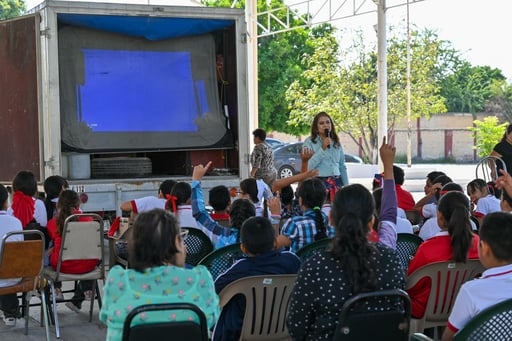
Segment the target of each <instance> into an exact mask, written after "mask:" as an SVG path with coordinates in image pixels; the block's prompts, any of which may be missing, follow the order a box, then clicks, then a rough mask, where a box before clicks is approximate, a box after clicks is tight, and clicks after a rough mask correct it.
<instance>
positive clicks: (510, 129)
mask: <svg viewBox="0 0 512 341" xmlns="http://www.w3.org/2000/svg"><path fill="white" fill-rule="evenodd" d="M490 156H495V157H499V158H501V159H502V160H503V162H504V163H505V165H506V166H507V172H509V173H510V172H512V124H509V125H508V126H507V129H506V130H505V133H503V137H502V138H501V140H500V142H498V143H497V144H496V145H495V146H494V148H493V150H492V152H491V154H490ZM496 167H497V168H498V174H496V169H495V167H494V164H492V165H491V176H492V178H493V179H495V178H496V177H497V176H500V175H501V174H500V173H499V170H500V169H503V164H502V163H501V162H499V161H498V162H496Z"/></svg>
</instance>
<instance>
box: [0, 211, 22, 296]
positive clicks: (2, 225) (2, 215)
mask: <svg viewBox="0 0 512 341" xmlns="http://www.w3.org/2000/svg"><path fill="white" fill-rule="evenodd" d="M22 230H23V227H22V226H21V221H20V220H19V219H18V218H16V217H13V216H12V215H9V214H7V212H6V211H0V238H3V236H4V235H5V234H7V233H8V232H11V231H22ZM21 240H23V235H21V234H19V235H16V236H12V237H10V238H9V239H8V241H21ZM1 248H2V244H1V243H0V251H1ZM20 280H21V278H8V279H0V288H3V287H8V286H11V285H15V284H16V283H18V282H19V281H20Z"/></svg>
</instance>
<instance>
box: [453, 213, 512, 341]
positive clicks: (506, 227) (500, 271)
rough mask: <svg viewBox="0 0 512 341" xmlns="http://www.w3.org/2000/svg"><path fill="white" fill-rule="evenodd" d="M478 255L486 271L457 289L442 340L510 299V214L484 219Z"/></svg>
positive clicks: (511, 232)
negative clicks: (489, 309) (490, 308)
mask: <svg viewBox="0 0 512 341" xmlns="http://www.w3.org/2000/svg"><path fill="white" fill-rule="evenodd" d="M479 254H480V257H479V258H480V262H481V263H482V265H483V266H484V267H485V268H486V269H487V270H485V271H484V273H483V274H482V277H481V278H479V279H476V280H472V281H469V282H466V283H464V284H463V285H462V287H461V288H460V290H459V293H458V294H457V298H456V299H455V304H454V306H453V308H452V312H451V313H450V317H449V318H448V326H447V327H446V329H445V331H444V334H443V340H444V341H449V340H451V339H452V338H453V335H454V334H455V333H456V332H457V331H458V330H459V329H461V328H462V327H464V326H465V325H466V324H467V323H468V321H469V320H470V319H471V318H472V317H474V316H475V315H477V314H478V313H480V312H481V311H482V310H484V309H486V308H488V307H491V306H493V305H495V304H497V303H499V302H502V301H505V300H508V299H510V298H512V290H510V288H512V215H510V214H509V213H505V212H495V213H490V214H488V215H486V216H485V217H484V219H483V221H482V226H480V244H479ZM496 336H497V335H495V337H496Z"/></svg>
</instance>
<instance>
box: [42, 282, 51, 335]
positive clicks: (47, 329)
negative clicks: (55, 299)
mask: <svg viewBox="0 0 512 341" xmlns="http://www.w3.org/2000/svg"><path fill="white" fill-rule="evenodd" d="M41 309H42V312H43V314H42V316H41V317H42V318H44V329H45V332H46V341H50V326H49V325H48V324H49V322H48V307H47V301H46V294H45V290H42V291H41ZM42 324H43V319H41V325H42Z"/></svg>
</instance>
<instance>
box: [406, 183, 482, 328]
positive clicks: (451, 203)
mask: <svg viewBox="0 0 512 341" xmlns="http://www.w3.org/2000/svg"><path fill="white" fill-rule="evenodd" d="M469 215H470V214H469V200H468V198H467V197H466V195H465V194H464V193H462V192H461V191H450V192H447V193H445V194H443V195H442V196H441V197H440V199H439V204H438V206H437V223H438V225H439V227H440V228H441V232H439V233H437V234H436V235H435V236H434V237H432V238H430V239H428V240H426V241H424V242H423V243H422V244H421V245H420V247H419V248H418V250H417V251H416V254H415V256H414V258H413V259H412V260H411V262H410V263H409V269H408V271H407V274H411V273H413V272H414V271H416V270H417V269H418V268H420V267H422V266H425V265H427V264H430V263H434V262H442V261H448V260H453V261H454V262H466V260H467V259H478V242H479V238H478V236H477V235H475V234H474V233H473V232H472V229H471V222H470V218H469ZM431 219H433V218H431ZM430 285H431V284H430V281H429V280H428V279H427V278H425V279H423V280H421V281H419V282H418V284H417V285H416V286H414V287H413V288H411V289H409V290H408V293H409V296H410V297H411V304H412V305H411V308H412V313H411V315H412V316H413V317H415V318H421V317H423V314H424V313H425V308H426V305H427V301H428V296H429V295H430Z"/></svg>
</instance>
